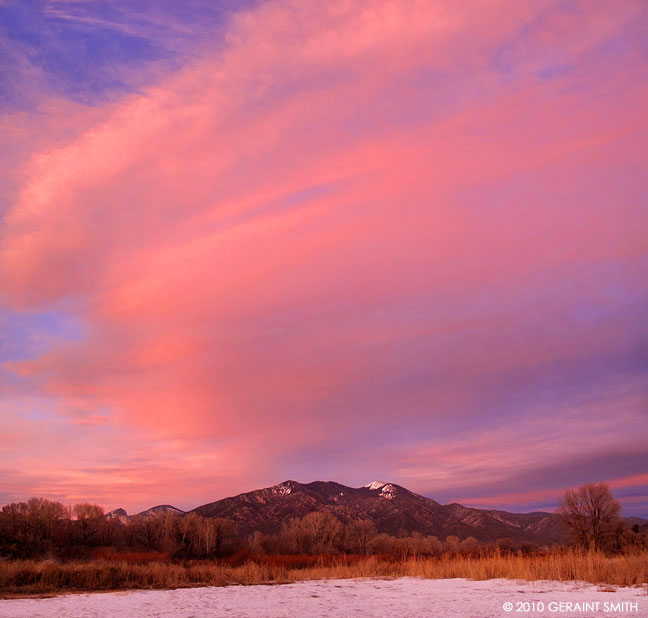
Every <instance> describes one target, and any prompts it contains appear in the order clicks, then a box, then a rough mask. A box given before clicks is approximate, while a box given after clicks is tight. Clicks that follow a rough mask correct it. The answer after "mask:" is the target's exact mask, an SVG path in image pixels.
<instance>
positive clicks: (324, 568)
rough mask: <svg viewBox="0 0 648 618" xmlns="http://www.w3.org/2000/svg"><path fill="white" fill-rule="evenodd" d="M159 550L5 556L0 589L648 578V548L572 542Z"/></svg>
mask: <svg viewBox="0 0 648 618" xmlns="http://www.w3.org/2000/svg"><path fill="white" fill-rule="evenodd" d="M156 558H157V559H156V560H152V561H145V560H146V555H141V554H124V555H122V556H120V555H115V556H113V557H112V558H110V559H100V560H93V561H89V562H81V561H70V562H58V561H55V560H43V561H28V560H14V561H12V560H5V561H3V562H0V596H4V597H5V598H7V597H11V596H16V595H18V596H20V595H29V594H43V593H56V592H65V591H72V592H74V591H94V590H97V591H109V590H125V589H137V588H160V589H164V588H181V587H195V586H226V585H231V584H244V585H252V584H267V583H288V582H296V581H304V580H327V579H349V578H379V577H391V578H397V577H418V578H425V579H450V578H465V579H471V580H487V579H499V578H507V579H514V580H527V581H538V580H553V581H584V582H589V583H592V584H608V585H616V586H635V585H642V584H646V582H648V554H647V553H646V552H641V553H636V554H626V555H616V556H607V555H605V554H604V553H600V552H579V551H575V550H566V551H555V552H549V553H545V554H532V555H523V554H519V553H517V554H516V553H510V554H509V553H507V554H504V553H498V552H496V553H491V554H488V555H482V556H472V557H471V556H463V555H455V556H452V555H444V556H441V557H436V558H411V559H409V560H390V559H386V558H383V557H380V556H371V557H366V558H365V557H361V556H346V555H329V556H265V555H258V556H249V555H248V556H241V557H238V559H237V557H234V558H233V559H230V560H229V561H219V562H217V561H207V560H204V561H184V562H173V561H168V560H166V561H165V560H160V559H159V558H160V555H156Z"/></svg>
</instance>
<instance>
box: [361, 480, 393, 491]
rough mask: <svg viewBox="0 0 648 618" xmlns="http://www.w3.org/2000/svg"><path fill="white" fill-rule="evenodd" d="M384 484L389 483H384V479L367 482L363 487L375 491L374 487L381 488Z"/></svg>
mask: <svg viewBox="0 0 648 618" xmlns="http://www.w3.org/2000/svg"><path fill="white" fill-rule="evenodd" d="M385 485H389V483H385V481H371V483H368V484H367V485H365V487H366V488H367V489H371V490H372V491H375V490H376V489H382V488H383V487H384V486H385Z"/></svg>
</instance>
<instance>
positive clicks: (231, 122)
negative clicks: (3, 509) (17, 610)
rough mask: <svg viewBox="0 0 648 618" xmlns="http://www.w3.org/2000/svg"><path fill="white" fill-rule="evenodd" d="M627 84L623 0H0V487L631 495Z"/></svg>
mask: <svg viewBox="0 0 648 618" xmlns="http://www.w3.org/2000/svg"><path fill="white" fill-rule="evenodd" d="M646 109H648V6H647V5H646V3H645V2H643V0H636V1H633V0H619V1H618V2H614V3H608V2H590V1H586V0H582V1H564V0H531V1H529V2H509V1H508V0H489V1H488V2H486V1H481V0H475V1H474V2H468V3H457V2H452V1H450V0H424V1H423V0H407V1H405V0H372V2H366V1H359V0H358V1H356V0H330V1H328V2H302V1H301V0H266V1H265V2H263V1H260V0H259V1H252V0H250V1H241V2H237V1H235V0H227V1H225V0H218V1H212V0H209V1H208V0H192V1H191V0H190V1H188V2H183V3H178V2H175V1H173V0H155V1H154V0H145V1H142V0H115V1H112V2H109V1H107V0H0V144H1V145H2V146H1V148H0V169H2V173H1V174H0V419H1V421H2V431H0V504H4V503H8V502H12V501H18V500H25V499H26V498H28V497H30V496H33V495H36V496H43V497H47V498H50V499H54V500H60V501H62V502H64V503H66V504H69V503H74V502H78V501H90V502H96V503H98V504H101V505H102V506H104V507H105V508H106V509H112V508H117V507H124V508H126V509H127V510H128V511H129V512H137V511H139V510H143V509H144V508H148V507H150V506H152V505H154V504H160V503H171V504H174V505H176V506H178V507H180V508H184V509H188V508H193V507H196V506H198V505H200V504H204V503H207V502H211V501H214V500H217V499H220V498H223V497H226V496H230V495H235V494H238V493H241V492H244V491H249V490H252V489H256V488H260V487H265V486H269V485H273V484H275V483H279V482H281V481H284V480H287V479H294V480H297V481H301V482H309V481H313V480H335V481H338V482H341V483H345V484H347V485H351V486H361V485H364V484H365V483H368V482H370V481H372V480H375V479H381V480H384V481H388V482H394V483H398V484H400V485H403V486H405V487H407V488H409V489H411V490H413V491H416V492H418V493H421V494H423V495H426V496H429V497H432V498H434V499H435V500H438V501H439V502H442V503H448V502H455V501H456V502H460V503H462V504H465V505H467V506H474V507H480V508H503V509H507V510H512V511H520V512H521V511H535V510H551V509H552V508H554V507H555V505H556V503H557V500H558V497H559V496H560V495H561V493H562V492H564V491H565V490H566V489H569V488H573V487H577V486H579V485H581V484H584V483H587V482H599V481H605V482H607V483H609V484H610V486H611V488H612V490H613V493H614V495H615V496H616V497H617V498H619V499H620V500H621V502H622V505H623V512H624V514H626V515H636V516H645V517H648V443H647V441H646V436H647V435H648V320H647V319H646V316H648V207H647V206H648V176H647V175H646V172H645V161H646V154H647V147H648V114H646Z"/></svg>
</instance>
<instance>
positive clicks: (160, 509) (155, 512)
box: [133, 504, 185, 517]
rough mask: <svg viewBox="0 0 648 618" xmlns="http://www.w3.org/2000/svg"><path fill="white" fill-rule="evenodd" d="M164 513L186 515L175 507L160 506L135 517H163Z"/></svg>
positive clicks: (168, 505)
mask: <svg viewBox="0 0 648 618" xmlns="http://www.w3.org/2000/svg"><path fill="white" fill-rule="evenodd" d="M163 513H173V514H175V515H184V513H185V512H184V511H183V510H181V509H179V508H177V507H175V506H171V505H170V504H160V505H159V506H152V507H151V508H150V509H146V510H145V511H142V512H141V513H137V515H133V517H151V516H153V515H162V514H163Z"/></svg>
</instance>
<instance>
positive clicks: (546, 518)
mask: <svg viewBox="0 0 648 618" xmlns="http://www.w3.org/2000/svg"><path fill="white" fill-rule="evenodd" d="M315 511H318V512H326V513H330V514H332V515H334V516H335V517H337V518H338V519H339V520H340V521H341V522H343V523H349V522H351V521H353V520H356V519H370V520H371V521H372V522H373V523H374V525H375V526H376V529H377V530H378V532H379V533H381V532H384V533H387V534H391V535H395V536H399V535H402V534H412V533H420V534H423V535H426V536H427V535H432V536H437V537H439V538H446V537H447V536H451V535H454V536H458V537H459V538H460V539H463V538H466V537H469V536H472V537H474V538H476V539H477V540H478V541H482V542H492V541H495V540H498V539H510V540H515V541H519V542H533V543H537V544H552V543H557V542H560V541H562V540H564V539H565V536H566V533H565V530H564V528H563V527H562V525H561V523H560V521H559V519H558V517H557V516H556V515H554V514H553V513H549V512H545V511H535V512H532V513H512V512H509V511H503V510H498V509H476V508H472V507H467V506H463V505H462V504H459V503H457V502H453V503H450V504H446V505H444V504H441V503H439V502H437V501H436V500H433V499H432V498H428V497H426V496H422V495H420V494H417V493H415V492H413V491H411V490H409V489H407V488H405V487H403V486H401V485H398V484H397V483H390V482H385V481H372V482H371V483H368V484H367V485H364V486H363V487H349V486H347V485H343V484H341V483H337V482H335V481H312V482H310V483H300V482H298V481H294V480H287V481H283V482H281V483H278V484H276V485H272V486H270V487H264V488H261V489H255V490H252V491H248V492H243V493H240V494H237V495H235V496H230V497H226V498H222V499H220V500H216V501H214V502H209V503H206V504H203V505H201V506H198V507H196V508H194V509H191V510H189V511H182V510H181V509H178V508H177V507H174V506H171V505H168V504H167V505H159V506H156V507H152V508H150V509H146V510H144V511H141V512H140V513H137V514H136V515H131V516H128V515H127V514H126V511H124V510H123V509H115V510H114V511H111V512H110V513H107V514H106V517H108V518H110V519H117V520H119V521H121V522H122V523H126V521H128V520H130V519H142V518H147V517H154V516H157V515H159V514H162V513H165V512H172V513H175V514H177V515H179V516H184V515H187V514H189V513H196V514H197V515H201V516H203V517H219V518H223V519H229V520H230V521H232V523H233V524H234V527H235V530H236V532H237V534H239V535H242V536H245V535H248V534H251V533H253V532H262V533H266V534H274V533H277V532H279V531H280V530H281V527H282V525H283V524H284V523H285V522H287V521H288V520H290V519H291V518H295V517H304V516H305V515H307V514H309V513H312V512H315ZM638 519H640V518H629V519H626V520H625V521H626V525H628V527H630V526H631V525H632V524H633V523H636V522H637V521H638ZM631 520H632V521H631Z"/></svg>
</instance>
